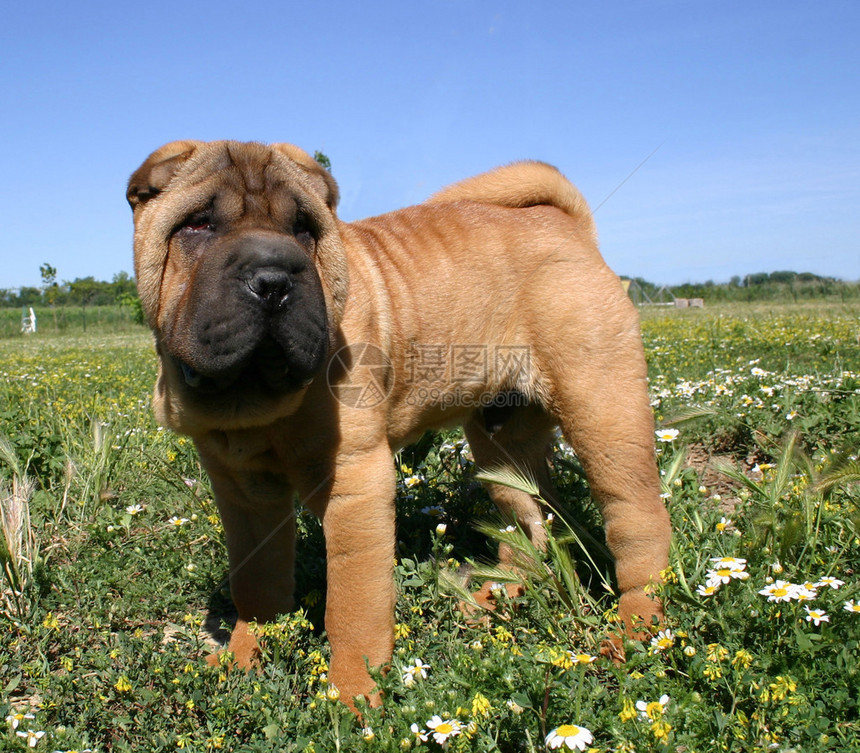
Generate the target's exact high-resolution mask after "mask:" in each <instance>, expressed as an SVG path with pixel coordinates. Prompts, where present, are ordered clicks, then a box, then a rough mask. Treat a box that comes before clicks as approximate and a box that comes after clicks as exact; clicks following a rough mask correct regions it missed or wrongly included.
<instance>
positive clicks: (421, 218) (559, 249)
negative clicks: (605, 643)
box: [128, 141, 670, 703]
mask: <svg viewBox="0 0 860 753" xmlns="http://www.w3.org/2000/svg"><path fill="white" fill-rule="evenodd" d="M337 200H338V189H337V185H336V184H335V182H334V180H333V179H332V178H331V176H330V175H329V173H328V172H327V171H326V170H324V169H323V168H322V167H320V166H319V165H318V164H317V163H316V162H315V161H314V160H313V159H312V158H311V157H310V156H309V155H308V154H306V153H305V152H303V151H302V150H301V149H299V148H297V147H295V146H291V145H289V144H273V145H270V146H264V145H262V144H257V143H238V142H232V141H218V142H212V143H203V142H197V141H178V142H174V143H170V144H167V145H166V146H163V147H162V148H160V149H158V150H157V151H155V152H154V153H153V154H152V155H151V156H150V157H149V158H148V159H147V160H146V161H145V162H144V163H143V165H142V166H141V167H140V168H139V169H138V170H137V171H136V172H135V173H134V175H132V177H131V180H130V182H129V187H128V201H129V202H130V204H131V206H132V208H133V210H134V223H135V234H134V251H135V271H136V274H137V284H138V289H139V292H140V299H141V302H142V304H143V309H144V311H145V314H146V317H147V320H148V323H149V325H150V327H151V328H152V330H153V332H154V333H155V342H156V347H157V352H158V359H159V372H158V379H157V383H156V385H155V396H154V407H155V414H156V416H157V419H158V421H159V422H160V423H161V424H163V425H164V426H166V427H169V428H171V429H173V430H175V431H177V432H181V433H183V434H187V435H188V436H190V437H191V438H192V439H193V440H194V443H195V445H196V446H197V449H198V451H199V453H200V458H201V461H202V463H203V466H204V467H205V469H206V471H207V473H208V474H209V477H210V479H211V482H212V486H213V488H214V491H215V497H216V502H217V505H218V509H219V512H220V514H221V517H222V519H223V523H224V530H225V533H226V539H227V549H228V552H229V565H230V588H231V593H232V598H233V601H234V602H235V605H236V607H237V609H238V613H239V620H238V623H237V625H236V627H235V629H234V631H233V634H232V638H231V640H230V645H229V650H230V651H232V652H233V653H234V655H235V661H236V663H237V664H238V665H240V666H242V667H247V666H250V665H251V664H252V663H253V662H254V659H255V656H256V652H257V644H256V641H255V639H254V636H253V635H252V633H251V632H250V630H249V629H248V623H249V622H251V621H258V622H265V621H270V620H273V619H274V618H275V617H276V616H277V615H279V614H282V613H285V612H289V611H290V610H291V609H293V595H292V592H293V558H294V542H295V519H294V511H293V505H294V500H295V498H296V497H298V498H300V499H301V502H302V504H303V505H304V506H305V507H307V508H308V509H310V510H311V511H312V512H313V513H315V514H316V515H317V516H319V518H320V519H321V520H322V526H323V531H324V534H325V541H326V552H327V563H328V564H327V567H328V575H327V578H328V596H327V603H326V617H325V627H326V631H327V633H328V637H329V640H330V643H331V651H332V657H331V666H330V675H329V678H330V680H331V682H333V683H334V684H335V685H336V686H337V687H338V688H339V690H340V691H341V697H342V698H344V699H348V702H350V703H351V699H352V698H353V697H355V696H358V695H369V696H371V694H372V693H373V689H374V688H373V681H372V680H371V678H370V676H369V675H368V672H367V669H366V667H367V665H368V664H369V665H370V666H371V667H380V666H382V667H384V666H385V665H386V663H387V662H389V661H390V659H391V655H392V647H393V641H394V638H393V627H394V602H395V588H394V581H393V572H392V571H393V561H394V551H395V514H394V496H395V486H396V484H395V468H394V464H393V462H392V452H393V451H396V450H397V449H398V448H400V447H403V446H404V445H406V444H408V443H410V442H412V441H414V440H415V439H416V438H418V437H419V436H421V434H422V433H423V432H424V431H425V430H427V429H429V428H432V427H440V426H450V425H452V424H457V423H460V424H462V425H463V426H464V429H465V433H466V437H467V438H468V440H469V443H470V444H471V447H472V451H473V453H474V457H475V460H476V463H477V465H478V466H479V467H481V468H491V467H498V466H502V467H504V466H507V467H511V468H516V469H518V470H520V471H526V472H528V473H530V474H531V475H532V476H533V477H534V478H536V479H537V480H538V481H539V483H540V485H541V487H542V488H547V489H548V488H549V486H550V479H549V474H548V468H547V457H548V448H549V447H550V444H551V442H552V439H553V431H554V429H555V427H557V426H560V427H561V429H562V431H563V433H564V436H565V438H566V439H567V441H568V442H569V443H570V444H571V446H572V447H573V449H574V450H575V452H576V454H577V456H578V458H579V460H580V461H581V462H582V465H583V467H584V468H585V471H586V474H587V476H588V482H589V485H590V488H591V491H592V493H593V495H594V497H595V498H596V499H597V500H598V502H599V503H600V506H601V510H602V513H603V516H604V520H605V524H606V538H607V542H608V545H609V549H610V550H611V552H612V555H613V556H614V558H615V566H616V575H617V582H618V588H619V590H620V592H621V595H620V602H619V612H620V616H621V618H622V620H624V622H625V625H626V626H627V628H628V631H629V630H630V628H631V625H632V624H633V622H634V619H633V618H634V617H639V618H641V619H642V620H644V621H645V623H646V624H650V623H651V622H652V621H654V620H657V621H659V620H660V619H661V618H662V608H661V605H660V603H659V602H658V601H657V600H656V599H654V598H652V597H651V596H649V593H648V589H647V587H648V585H649V584H651V583H653V582H656V581H657V580H659V573H660V571H661V570H662V569H664V568H665V567H666V566H667V557H668V548H669V539H670V528H669V519H668V516H667V513H666V510H665V508H664V506H663V503H662V501H661V499H660V486H659V480H658V474H657V470H656V465H655V459H654V444H653V443H654V432H653V422H652V416H651V411H650V408H649V399H648V392H647V384H646V369H645V360H644V357H643V351H642V344H641V339H640V334H639V325H638V318H637V315H636V312H635V310H634V308H633V306H632V305H631V304H630V302H629V300H628V298H627V296H626V295H625V293H624V291H623V290H622V287H621V285H620V283H619V280H618V278H617V277H616V276H615V275H614V274H613V273H612V272H611V271H610V270H609V269H608V267H607V266H606V264H605V262H604V261H603V259H602V258H601V256H600V253H599V251H598V248H597V243H596V237H595V229H594V224H593V220H592V217H591V213H590V211H589V209H588V206H587V205H586V202H585V200H584V199H583V198H582V196H581V195H580V193H579V192H578V191H577V190H576V189H575V188H574V187H573V186H572V185H571V184H570V183H569V182H568V181H567V180H566V179H565V178H564V177H563V176H562V175H561V174H560V173H559V172H558V171H557V170H555V169H554V168H553V167H550V166H549V165H546V164H543V163H538V162H521V163H515V164H512V165H510V166H508V167H503V168H500V169H497V170H495V171H492V172H489V173H487V174H484V175H479V176H477V177H475V178H471V179H469V180H465V181H463V182H461V183H457V184H455V185H453V186H451V187H449V188H446V189H445V190H443V191H441V192H440V193H438V194H436V195H435V196H433V197H431V198H430V199H429V200H428V201H427V202H425V203H424V204H421V205H419V206H414V207H409V208H407V209H402V210H399V211H396V212H392V213H390V214H385V215H382V216H380V217H374V218H371V219H368V220H363V221H360V222H354V223H350V224H346V223H343V222H341V221H340V220H338V218H337V215H336V214H335V206H336V204H337ZM489 493H490V495H491V496H492V498H493V500H494V502H495V503H496V504H497V505H498V507H499V508H500V509H501V510H502V512H503V513H505V514H506V515H508V516H510V518H511V519H512V520H515V521H516V522H517V523H518V524H519V525H520V526H521V527H522V528H523V529H524V530H525V531H526V532H528V534H529V535H530V536H531V537H532V539H533V541H534V542H535V544H537V545H540V544H541V543H542V540H543V537H544V536H545V531H544V528H543V526H542V525H540V524H539V523H540V521H541V520H542V511H541V509H540V506H539V504H538V502H537V501H536V500H535V499H534V498H532V497H531V496H529V495H527V494H525V493H523V492H519V491H514V490H511V489H509V488H505V487H501V486H495V485H491V486H490V487H489ZM547 494H551V492H550V491H547ZM371 700H374V701H376V700H378V699H377V698H376V696H371Z"/></svg>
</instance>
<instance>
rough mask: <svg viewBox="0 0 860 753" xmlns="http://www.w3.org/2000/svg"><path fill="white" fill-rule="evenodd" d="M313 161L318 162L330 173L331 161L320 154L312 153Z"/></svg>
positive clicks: (318, 152)
mask: <svg viewBox="0 0 860 753" xmlns="http://www.w3.org/2000/svg"><path fill="white" fill-rule="evenodd" d="M314 159H315V160H316V161H317V162H319V163H320V164H321V165H322V166H323V167H324V168H325V169H326V170H328V171H329V172H331V160H330V159H329V158H328V157H326V156H325V155H324V154H323V153H322V152H320V151H316V152H314Z"/></svg>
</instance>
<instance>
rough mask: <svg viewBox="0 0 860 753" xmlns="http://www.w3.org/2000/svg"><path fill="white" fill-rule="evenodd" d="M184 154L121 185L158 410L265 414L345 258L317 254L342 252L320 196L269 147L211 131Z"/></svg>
mask: <svg viewBox="0 0 860 753" xmlns="http://www.w3.org/2000/svg"><path fill="white" fill-rule="evenodd" d="M157 154H158V152H156V155H157ZM186 154H187V152H183V153H182V155H180V160H181V161H179V160H177V159H176V158H175V157H174V158H171V159H168V160H167V161H166V162H167V165H166V175H159V172H158V171H159V166H161V167H162V170H164V166H165V161H164V160H161V161H158V162H157V164H156V165H154V166H153V165H150V168H149V172H148V173H146V171H145V168H147V163H144V166H143V167H142V168H141V170H140V171H138V173H136V174H135V176H133V177H132V182H131V186H130V188H129V197H130V198H129V200H130V201H131V202H132V205H133V206H134V207H135V225H136V232H135V264H136V269H137V276H138V284H139V288H140V293H141V301H142V303H143V305H144V309H145V311H146V313H147V315H148V318H149V321H150V324H151V325H152V327H153V330H154V332H155V335H156V343H157V348H158V353H159V357H160V359H161V364H160V366H161V373H160V377H159V384H158V385H157V387H156V412H157V414H158V418H159V420H161V421H162V422H163V423H165V424H167V425H169V426H171V427H172V428H176V429H178V430H180V431H187V432H189V433H194V431H195V430H200V429H212V428H233V427H239V426H252V425H259V424H260V423H267V422H269V421H271V420H273V419H274V418H277V417H279V416H281V415H287V414H289V413H291V412H293V411H294V410H295V408H296V407H297V405H298V404H299V402H300V400H301V396H302V395H303V392H304V388H305V387H307V385H308V384H309V383H310V381H311V380H312V379H313V378H314V376H315V375H316V374H317V373H318V372H319V370H320V369H321V367H322V365H323V363H324V361H325V359H326V356H327V354H328V351H329V343H330V336H331V334H332V330H333V328H334V327H336V319H337V315H338V312H337V309H338V308H339V307H340V303H339V301H340V298H341V297H342V294H344V293H345V290H341V288H342V287H344V286H345V284H346V281H345V270H344V269H343V268H342V266H343V265H342V259H335V260H332V259H331V258H329V259H327V261H326V262H321V259H320V257H321V254H328V256H329V257H330V256H331V255H332V252H333V250H334V252H335V256H339V255H340V254H341V252H342V248H341V247H340V245H339V239H338V238H337V230H336V221H335V220H334V215H333V212H332V210H331V208H330V207H329V206H328V205H327V200H328V199H331V198H332V197H331V196H327V195H326V184H325V182H324V181H323V180H322V179H321V178H320V176H319V175H310V176H309V175H308V172H307V170H306V168H304V167H302V166H300V165H298V164H297V163H295V162H294V161H293V160H291V159H289V158H288V157H287V156H286V155H284V154H283V153H281V152H280V151H278V150H277V149H276V148H271V147H264V146H262V145H259V144H236V143H233V142H216V143H214V144H205V145H197V146H195V147H194V148H193V149H192V150H191V153H190V154H187V156H185V155H186ZM153 157H155V155H153ZM150 160H153V158H150ZM148 162H149V161H148ZM313 169H314V168H313V166H311V170H313ZM141 171H144V173H145V174H142V175H141V174H140V173H141ZM165 177H167V179H168V180H167V184H166V185H164V186H159V185H157V184H158V183H159V182H164V178H165ZM144 178H145V180H144ZM136 179H137V180H136ZM329 180H330V179H329ZM144 185H146V188H141V186H144ZM331 187H332V188H333V190H335V191H336V188H334V184H333V182H332V183H331ZM135 191H136V192H137V193H136V196H137V197H140V196H142V197H143V198H142V199H140V200H139V201H138V204H137V206H135V200H134V199H135V198H136V196H134V195H133V194H134V192H135ZM147 191H148V192H149V193H147ZM326 274H328V279H325V278H326Z"/></svg>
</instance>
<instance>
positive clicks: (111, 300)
mask: <svg viewBox="0 0 860 753" xmlns="http://www.w3.org/2000/svg"><path fill="white" fill-rule="evenodd" d="M39 271H40V272H41V274H42V285H41V286H40V287H35V286H32V287H27V286H25V287H22V288H18V289H8V288H7V289H2V288H0V306H3V307H6V308H14V307H25V308H26V307H28V306H117V305H129V304H132V302H133V301H134V300H135V299H136V298H137V286H136V285H135V282H134V278H133V277H132V276H131V275H129V274H128V272H119V273H117V274H115V275H114V276H113V279H112V280H111V282H105V281H102V280H96V279H95V278H94V277H92V276H90V277H78V278H75V279H74V280H71V281H64V282H58V281H57V270H56V268H55V267H52V266H51V265H50V264H43V265H42V266H41V267H39Z"/></svg>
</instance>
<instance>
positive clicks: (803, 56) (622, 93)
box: [0, 0, 860, 288]
mask: <svg viewBox="0 0 860 753" xmlns="http://www.w3.org/2000/svg"><path fill="white" fill-rule="evenodd" d="M858 35H860V3H857V2H856V1H855V0H845V1H843V2H836V1H833V2H831V1H828V0H822V2H817V3H810V2H795V1H794V0H782V1H779V2H777V1H770V0H759V1H757V2H749V1H748V0H747V1H746V2H734V1H733V0H728V1H727V2H720V3H715V2H703V1H700V0H686V1H684V2H682V1H680V0H652V1H646V0H640V1H636V2H632V1H627V0H618V1H616V2H605V3H598V2H578V1H574V0H567V1H566V2H540V1H538V2H529V3H523V2H509V1H508V0H496V1H494V2H491V1H489V0H456V1H448V0H444V1H443V0H439V1H437V2H417V1H415V0H400V1H399V2H376V1H375V0H362V2H316V3H314V2H308V1H305V2H300V3H297V2H270V1H265V0H244V1H243V2H235V1H234V2H229V3H228V2H221V0H210V1H209V2H184V3H183V2H161V0H155V1H153V2H147V3H117V2H115V0H113V1H112V2H100V1H97V2H87V3H68V2H41V1H40V0H33V1H32V2H29V3H27V4H24V3H14V4H10V3H7V4H5V5H4V10H3V11H2V13H0V95H2V102H3V106H2V117H0V136H2V141H0V143H2V151H0V174H2V177H3V191H2V201H0V259H2V263H0V288H6V287H17V286H20V285H38V284H39V280H40V278H39V265H40V264H41V263H43V262H49V263H51V264H52V265H53V266H55V267H56V268H57V269H58V276H59V278H60V279H61V280H71V279H74V278H76V277H85V276H88V275H93V276H95V277H96V278H97V279H111V278H112V276H113V275H114V274H116V273H117V272H119V271H122V270H125V271H129V272H130V271H131V269H132V261H131V212H130V211H129V209H128V207H127V205H126V204H125V200H124V192H125V182H126V180H127V178H128V176H129V175H130V173H131V172H132V171H133V170H134V169H135V168H136V167H137V166H138V165H139V164H140V163H141V162H142V161H143V159H144V158H145V157H146V156H147V154H149V152H151V151H152V150H153V149H155V148H156V147H158V146H160V145H161V144H162V143H164V142H167V141H171V140H173V139H178V138H196V139H217V138H233V139H240V140H257V141H264V142H265V141H291V142H293V143H295V144H298V145H299V146H301V147H303V148H305V149H307V150H308V151H313V150H315V149H320V150H322V151H324V152H325V153H326V154H327V155H328V156H329V157H330V159H331V161H332V163H333V174H334V175H335V177H336V178H337V180H338V182H339V183H340V186H341V190H342V196H343V199H342V202H341V205H340V210H339V213H340V216H341V218H342V219H344V220H353V219H358V218H361V217H363V216H368V215H372V214H378V213H381V212H385V211H388V210H391V209H396V208H398V207H401V206H405V205H408V204H411V203H414V202H418V201H421V200H422V199H423V198H424V197H426V196H428V195H429V194H430V193H432V192H433V191H435V190H437V189H438V188H440V187H441V186H443V185H445V184H447V183H450V182H453V181H455V180H458V179H460V178H463V177H466V176H468V175H472V174H474V173H476V172H480V171H483V170H486V169H489V168H491V167H493V166H495V165H498V164H504V163H507V162H510V161H513V160H516V159H522V158H534V159H541V160H545V161H547V162H551V163H553V164H555V165H557V166H558V167H559V168H560V169H561V170H562V171H563V172H564V173H565V174H566V175H567V176H568V177H569V178H570V179H571V180H572V181H573V182H574V183H576V184H577V185H578V186H579V188H580V189H581V190H582V191H583V193H584V194H585V195H586V197H587V198H588V200H589V202H590V203H591V205H592V207H593V208H594V209H595V210H596V219H597V223H598V228H599V231H600V238H601V247H602V250H603V253H604V256H605V257H606V259H607V261H608V262H609V264H610V266H612V268H613V269H614V270H615V271H616V272H618V273H619V274H623V275H630V276H641V277H645V278H646V279H649V280H652V281H655V282H663V283H670V284H672V283H681V282H684V281H704V280H707V279H713V280H716V281H725V280H728V279H729V278H730V277H732V276H733V275H741V276H742V275H744V274H748V273H752V272H761V271H775V270H785V269H793V270H795V271H812V272H816V273H819V274H823V275H832V276H836V277H841V278H843V279H851V280H857V279H860V241H858V238H860V211H859V210H858V207H860V95H858V92H860V80H859V79H860V44H858V42H857V39H858ZM649 155H650V157H649ZM643 161H644V164H643ZM637 167H638V169H637ZM631 173H632V174H631Z"/></svg>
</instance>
